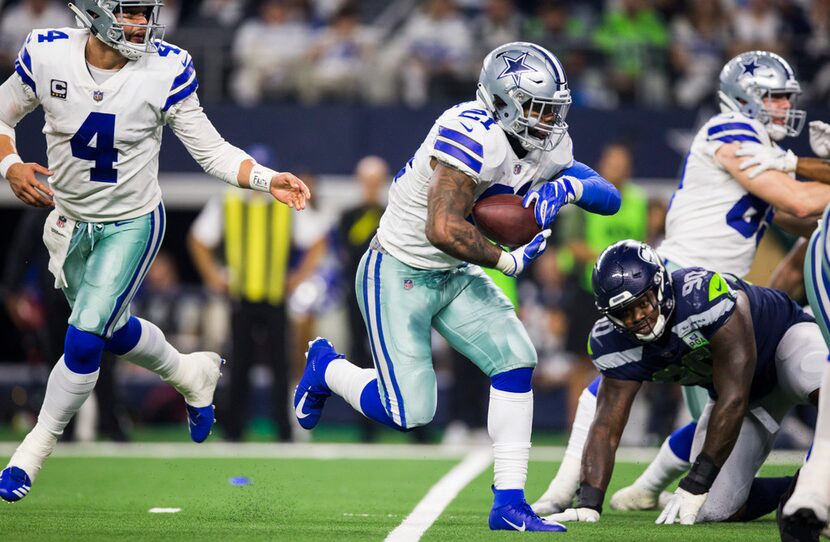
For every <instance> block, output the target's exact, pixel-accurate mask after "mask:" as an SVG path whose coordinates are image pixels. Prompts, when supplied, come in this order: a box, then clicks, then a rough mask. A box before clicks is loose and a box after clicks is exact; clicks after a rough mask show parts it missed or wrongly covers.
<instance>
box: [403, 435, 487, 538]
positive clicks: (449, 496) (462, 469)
mask: <svg viewBox="0 0 830 542" xmlns="http://www.w3.org/2000/svg"><path fill="white" fill-rule="evenodd" d="M492 462H493V454H492V452H491V451H490V449H489V447H488V449H481V450H477V451H475V452H471V453H470V454H469V455H467V456H466V457H465V458H464V460H463V461H462V462H461V463H459V464H458V465H456V466H455V467H453V469H452V470H451V471H450V472H448V473H447V474H445V475H444V477H443V478H441V479H440V480H439V481H438V483H437V484H435V485H434V486H432V488H430V490H429V492H428V493H427V494H426V495H425V496H424V498H423V499H421V502H419V503H418V504H417V505H416V506H415V509H414V510H412V513H410V514H409V515H408V516H406V518H405V519H404V520H403V522H402V523H401V524H400V525H398V526H397V527H395V530H393V531H392V532H391V533H389V536H387V537H386V542H417V541H418V540H420V539H421V536H423V534H424V533H425V532H426V530H427V529H429V528H430V527H431V526H432V524H433V523H435V520H436V519H438V518H439V517H440V516H441V514H442V513H443V512H444V509H445V508H446V507H447V506H448V505H449V504H450V503H451V502H452V500H453V499H455V497H456V496H457V495H458V494H459V493H460V492H461V490H462V489H464V488H465V487H467V484H469V483H470V482H472V481H473V480H474V479H475V478H476V477H477V476H478V475H479V474H481V473H482V471H484V469H486V468H487V467H489V466H490V463H492Z"/></svg>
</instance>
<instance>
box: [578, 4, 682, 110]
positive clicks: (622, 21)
mask: <svg viewBox="0 0 830 542" xmlns="http://www.w3.org/2000/svg"><path fill="white" fill-rule="evenodd" d="M668 38H669V35H668V30H667V29H666V25H665V23H664V22H663V20H662V19H661V18H660V16H659V14H658V13H657V12H656V11H655V10H654V9H652V8H651V7H650V6H649V4H648V2H647V0H621V2H620V6H619V9H612V10H610V11H608V12H606V13H605V15H604V16H603V19H602V22H601V23H600V25H599V27H598V28H597V29H596V31H595V32H594V38H593V41H594V44H595V45H596V47H597V48H598V49H599V50H600V51H601V52H602V53H603V54H604V55H605V59H606V64H607V65H606V69H607V71H608V78H609V84H610V85H611V87H612V88H613V89H614V90H615V91H616V93H617V95H618V97H619V99H620V101H622V102H623V103H631V102H634V101H637V102H640V103H643V104H647V105H652V106H654V105H663V104H665V103H666V102H667V100H668V92H667V81H666V68H665V66H666V58H665V57H666V48H667V46H668Z"/></svg>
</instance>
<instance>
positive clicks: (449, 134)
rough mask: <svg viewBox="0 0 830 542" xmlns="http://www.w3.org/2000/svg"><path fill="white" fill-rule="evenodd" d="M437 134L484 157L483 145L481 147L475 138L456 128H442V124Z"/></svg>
mask: <svg viewBox="0 0 830 542" xmlns="http://www.w3.org/2000/svg"><path fill="white" fill-rule="evenodd" d="M438 135H439V136H440V137H446V138H447V139H451V140H453V141H455V142H456V143H458V144H459V145H461V146H463V147H466V148H467V149H468V150H471V151H473V152H474V153H476V154H477V155H479V156H481V157H482V158H484V147H482V146H481V143H479V142H478V141H476V140H475V139H473V138H471V137H467V136H466V135H464V134H462V133H461V132H458V131H456V130H452V129H450V128H444V127H443V126H441V127H439V128H438Z"/></svg>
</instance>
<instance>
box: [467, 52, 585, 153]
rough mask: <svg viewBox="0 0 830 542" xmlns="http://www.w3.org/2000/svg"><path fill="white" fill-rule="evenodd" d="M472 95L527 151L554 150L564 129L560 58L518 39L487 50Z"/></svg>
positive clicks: (566, 95)
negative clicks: (474, 93)
mask: <svg viewBox="0 0 830 542" xmlns="http://www.w3.org/2000/svg"><path fill="white" fill-rule="evenodd" d="M476 96H477V97H478V99H479V100H480V101H481V102H483V103H484V105H485V106H486V107H487V109H488V110H489V111H490V114H491V115H493V118H494V119H495V120H496V123H497V124H498V125H499V126H500V127H501V128H502V129H503V130H504V131H505V132H507V133H508V134H510V135H512V136H514V137H516V138H517V139H518V140H519V141H520V142H521V145H522V147H524V148H525V149H527V150H532V149H542V150H546V151H549V150H552V149H554V148H555V147H556V146H557V145H558V144H559V143H560V142H561V141H562V138H563V137H565V134H566V133H567V131H568V125H567V124H566V123H565V117H566V116H567V114H568V108H569V107H570V105H571V91H570V90H569V89H568V78H567V77H566V76H565V70H564V68H563V67H562V63H561V62H559V59H558V58H556V57H555V56H554V55H553V54H552V53H551V52H550V51H548V50H546V49H543V48H542V47H539V46H538V45H534V44H532V43H526V42H520V41H517V42H513V43H508V44H505V45H501V46H499V47H496V48H495V49H494V50H493V51H491V52H490V54H488V55H487V57H486V58H485V59H484V65H483V66H482V68H481V75H480V76H479V78H478V89H477V91H476Z"/></svg>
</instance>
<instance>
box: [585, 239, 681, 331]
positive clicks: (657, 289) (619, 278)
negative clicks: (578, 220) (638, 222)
mask: <svg viewBox="0 0 830 542" xmlns="http://www.w3.org/2000/svg"><path fill="white" fill-rule="evenodd" d="M592 282H593V287H594V303H595V304H596V307H597V309H599V311H600V312H601V313H602V314H603V315H604V316H606V317H607V318H608V320H610V321H611V323H612V324H613V325H614V327H616V328H617V329H619V330H620V331H623V332H625V333H627V334H628V335H630V336H631V337H632V338H634V340H636V341H638V342H650V341H653V340H656V339H658V338H659V337H660V336H661V335H662V334H663V332H664V331H665V330H666V324H667V323H668V321H669V318H671V315H672V312H673V311H674V292H673V290H672V280H671V274H670V273H669V272H668V271H667V270H666V267H665V266H664V265H663V263H662V262H661V261H660V256H658V255H657V253H656V252H655V251H654V249H653V248H651V247H650V246H648V245H647V244H645V243H641V242H639V241H632V240H626V241H619V242H617V243H614V244H613V245H611V246H609V247H608V248H606V249H605V250H604V251H602V254H600V255H599V258H597V263H596V264H595V265H594V272H593V276H592ZM643 298H646V300H647V301H648V302H649V303H650V304H651V306H652V310H651V312H650V313H649V314H648V315H646V316H645V317H643V318H641V319H640V320H638V321H636V322H634V323H633V324H631V325H630V326H626V324H625V322H624V319H623V315H624V314H625V312H626V310H627V309H629V308H631V307H633V306H634V305H635V304H637V303H638V302H639V301H641V300H642V299H643ZM654 311H659V312H658V315H657V318H656V320H655V321H654V323H651V320H652V319H653V317H654Z"/></svg>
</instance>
